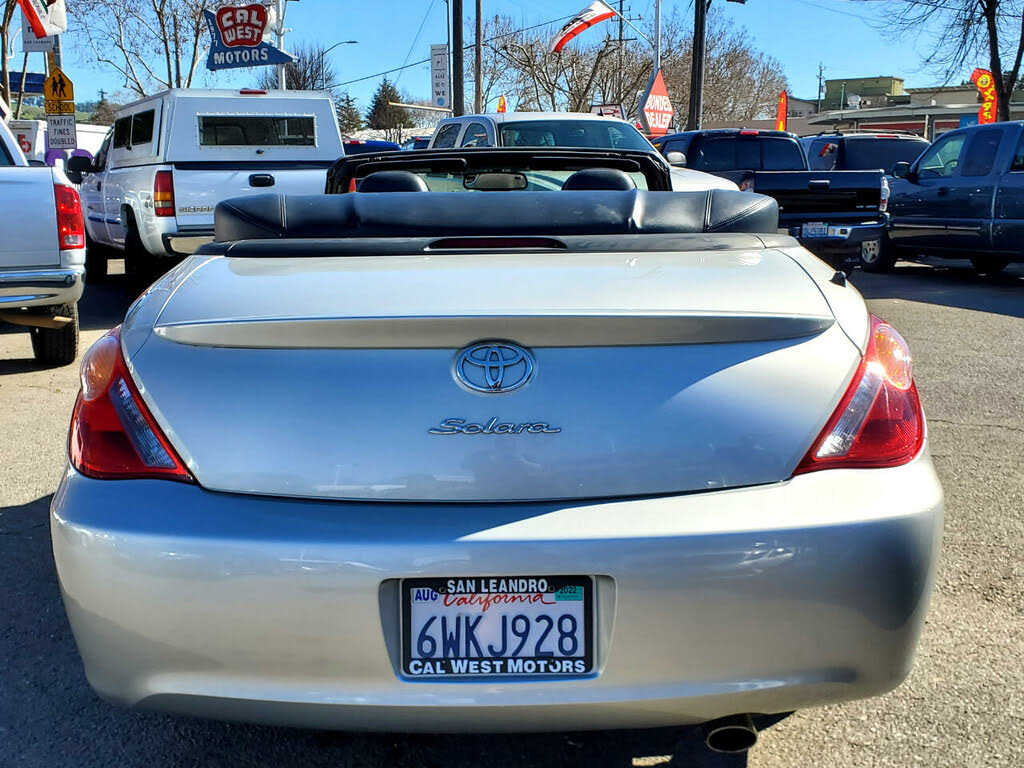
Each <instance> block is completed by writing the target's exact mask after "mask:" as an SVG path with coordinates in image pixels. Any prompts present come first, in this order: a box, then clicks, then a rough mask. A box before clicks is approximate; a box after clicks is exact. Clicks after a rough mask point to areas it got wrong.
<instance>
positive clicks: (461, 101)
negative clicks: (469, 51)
mask: <svg viewBox="0 0 1024 768" xmlns="http://www.w3.org/2000/svg"><path fill="white" fill-rule="evenodd" d="M451 3H452V115H453V116H454V117H461V116H462V115H464V114H466V76H465V73H464V72H463V70H462V54H463V50H462V48H463V42H462V0H451Z"/></svg>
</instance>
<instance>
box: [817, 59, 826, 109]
mask: <svg viewBox="0 0 1024 768" xmlns="http://www.w3.org/2000/svg"><path fill="white" fill-rule="evenodd" d="M824 74H825V66H824V65H823V64H822V63H821V62H820V61H819V62H818V112H819V113H820V112H821V78H822V77H823V76H824Z"/></svg>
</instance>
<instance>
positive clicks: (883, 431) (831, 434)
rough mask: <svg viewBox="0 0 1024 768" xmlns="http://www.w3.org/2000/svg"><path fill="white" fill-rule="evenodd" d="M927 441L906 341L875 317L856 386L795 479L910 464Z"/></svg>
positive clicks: (854, 379) (797, 471)
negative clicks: (826, 471)
mask: <svg viewBox="0 0 1024 768" xmlns="http://www.w3.org/2000/svg"><path fill="white" fill-rule="evenodd" d="M923 442H924V414H923V413H922V411H921V400H920V398H919V397H918V396H917V387H916V386H915V385H914V377H913V364H912V361H911V357H910V348H909V347H908V346H907V342H906V341H904V339H903V337H902V336H900V335H899V334H898V333H897V332H896V330H895V329H894V328H893V327H892V326H891V325H889V324H888V323H886V322H884V321H882V320H879V319H878V318H877V317H875V316H874V315H872V316H871V339H870V340H869V342H868V348H867V352H866V353H865V355H864V359H863V361H861V364H860V367H859V368H858V369H857V374H856V375H855V376H854V377H853V382H852V383H851V384H850V387H849V389H847V391H846V394H845V395H843V399H842V400H841V401H840V403H839V407H837V408H836V411H835V413H834V414H832V418H831V419H829V422H828V424H826V425H825V429H824V430H822V432H821V435H819V436H818V439H817V440H815V441H814V445H813V446H812V447H811V450H810V451H808V452H807V455H806V456H804V458H803V461H801V462H800V464H799V466H798V467H797V468H796V471H795V473H794V474H802V473H804V472H813V471H815V470H818V469H832V468H839V467H844V468H847V467H893V466H897V465H899V464H906V463H907V462H908V461H910V460H911V459H913V458H914V457H915V456H916V455H917V454H918V452H919V451H920V450H921V445H922V444H923Z"/></svg>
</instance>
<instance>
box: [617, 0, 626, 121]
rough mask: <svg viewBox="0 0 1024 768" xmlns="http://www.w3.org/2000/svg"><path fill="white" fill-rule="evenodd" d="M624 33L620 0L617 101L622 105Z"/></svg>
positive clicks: (620, 1)
mask: <svg viewBox="0 0 1024 768" xmlns="http://www.w3.org/2000/svg"><path fill="white" fill-rule="evenodd" d="M622 33H623V26H622V0H619V40H618V42H619V68H618V75H619V78H618V80H619V82H618V87H617V88H616V89H615V90H616V91H617V94H616V99H615V103H616V104H619V105H620V106H621V105H622V101H623V99H622V45H623V43H622ZM623 117H625V115H623Z"/></svg>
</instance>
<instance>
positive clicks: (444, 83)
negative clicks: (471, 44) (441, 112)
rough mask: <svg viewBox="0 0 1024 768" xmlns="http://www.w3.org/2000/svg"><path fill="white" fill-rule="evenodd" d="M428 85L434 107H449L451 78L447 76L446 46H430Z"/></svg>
mask: <svg viewBox="0 0 1024 768" xmlns="http://www.w3.org/2000/svg"><path fill="white" fill-rule="evenodd" d="M430 87H431V100H432V101H433V102H434V106H435V107H450V106H451V104H452V96H451V80H450V78H449V76H448V46H447V45H445V44H443V43H442V44H441V45H432V46H430Z"/></svg>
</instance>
